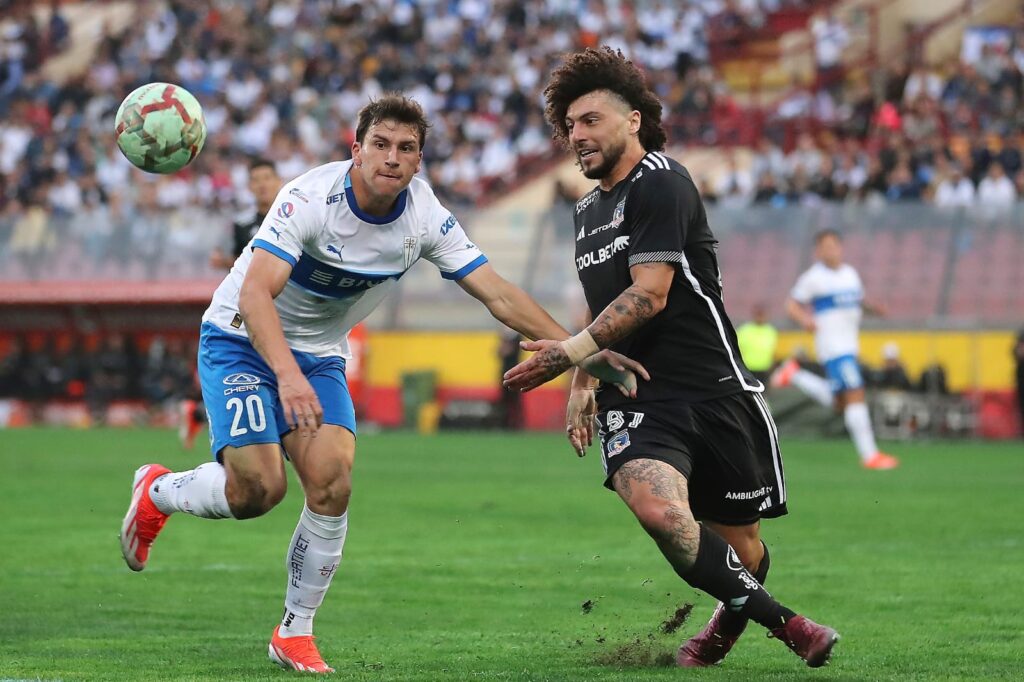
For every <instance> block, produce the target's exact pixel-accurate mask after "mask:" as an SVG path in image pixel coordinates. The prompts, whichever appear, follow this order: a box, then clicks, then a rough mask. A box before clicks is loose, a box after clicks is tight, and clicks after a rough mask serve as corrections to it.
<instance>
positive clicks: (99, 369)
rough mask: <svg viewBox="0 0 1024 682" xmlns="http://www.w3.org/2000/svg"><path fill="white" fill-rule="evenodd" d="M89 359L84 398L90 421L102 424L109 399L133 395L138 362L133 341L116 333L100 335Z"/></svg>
mask: <svg viewBox="0 0 1024 682" xmlns="http://www.w3.org/2000/svg"><path fill="white" fill-rule="evenodd" d="M92 360H93V366H92V369H91V373H90V375H91V381H90V383H89V385H88V387H87V388H86V392H85V400H86V403H87V404H88V405H89V412H90V414H91V415H92V419H93V422H94V423H97V424H103V423H105V421H106V413H107V407H108V406H109V405H110V403H111V402H113V401H115V400H124V399H126V398H131V397H133V393H134V388H135V387H134V386H133V380H134V378H135V377H137V376H138V375H139V372H138V368H139V364H138V360H137V358H136V355H135V351H134V345H133V344H131V343H130V342H129V341H128V340H126V339H125V337H124V335H123V334H119V333H112V334H109V335H108V336H106V337H104V339H103V341H102V345H101V347H100V349H99V350H98V351H97V352H96V354H95V355H94V356H93V358H92Z"/></svg>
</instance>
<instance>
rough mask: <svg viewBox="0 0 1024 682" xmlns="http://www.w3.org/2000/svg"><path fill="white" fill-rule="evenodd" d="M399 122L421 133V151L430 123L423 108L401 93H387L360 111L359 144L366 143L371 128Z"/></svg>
mask: <svg viewBox="0 0 1024 682" xmlns="http://www.w3.org/2000/svg"><path fill="white" fill-rule="evenodd" d="M387 120H392V121H397V122H399V123H404V124H407V125H411V126H412V127H413V128H415V129H416V132H418V133H419V138H420V149H423V144H424V143H425V142H426V141H427V130H428V129H429V128H430V123H429V122H428V121H427V117H426V115H425V114H424V113H423V107H421V106H420V105H419V102H417V101H416V100H414V99H410V98H408V97H406V96H405V95H403V94H401V93H399V92H385V93H384V94H383V95H381V96H380V97H378V98H377V99H371V100H370V103H369V104H367V105H366V106H364V107H363V108H362V109H360V110H359V114H358V115H357V116H356V141H357V142H358V143H359V144H363V143H365V142H366V139H365V138H366V132H367V131H368V130H369V129H370V126H372V125H375V124H377V123H380V122H381V121H387Z"/></svg>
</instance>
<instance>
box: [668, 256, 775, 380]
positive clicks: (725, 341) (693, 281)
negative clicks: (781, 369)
mask: <svg viewBox="0 0 1024 682" xmlns="http://www.w3.org/2000/svg"><path fill="white" fill-rule="evenodd" d="M681 265H682V266H683V275H684V276H685V277H686V280H687V281H688V282H689V283H690V286H691V287H693V291H694V293H696V294H697V295H698V296H700V297H701V298H702V299H704V302H705V303H707V304H708V310H709V311H710V312H711V317H712V319H714V321H715V326H716V327H717V328H718V335H719V336H720V337H721V339H722V345H723V346H724V347H725V353H726V355H727V356H728V357H729V364H730V365H731V366H732V371H733V374H735V375H736V378H737V379H739V382H740V386H742V387H743V390H745V391H752V392H754V393H760V392H761V391H763V390H764V386H763V385H762V384H761V383H760V382H758V384H757V385H756V386H754V385H752V384H748V383H747V381H746V379H744V378H743V372H741V371H740V367H739V365H738V364H736V356H735V355H734V354H733V352H732V346H730V345H729V338H728V337H727V336H726V335H725V325H723V324H722V316H721V315H719V314H718V309H717V308H715V304H714V302H713V301H712V300H711V299H710V298H709V297H708V295H707V294H705V293H704V290H703V289H701V288H700V282H698V281H697V278H696V277H694V276H693V271H691V270H690V263H689V261H687V260H686V255H685V254H683V260H682V263H681Z"/></svg>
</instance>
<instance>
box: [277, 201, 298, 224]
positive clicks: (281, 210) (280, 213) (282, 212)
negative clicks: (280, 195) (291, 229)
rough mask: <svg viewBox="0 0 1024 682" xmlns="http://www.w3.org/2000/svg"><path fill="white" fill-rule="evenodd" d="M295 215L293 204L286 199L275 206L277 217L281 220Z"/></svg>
mask: <svg viewBox="0 0 1024 682" xmlns="http://www.w3.org/2000/svg"><path fill="white" fill-rule="evenodd" d="M293 215H295V204H293V203H292V202H290V201H286V202H284V203H283V204H281V205H280V206H278V207H277V217H278V218H281V219H282V220H284V219H287V218H291V217H292V216H293Z"/></svg>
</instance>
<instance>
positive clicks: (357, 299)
mask: <svg viewBox="0 0 1024 682" xmlns="http://www.w3.org/2000/svg"><path fill="white" fill-rule="evenodd" d="M428 127H429V124H428V123H427V120H426V118H425V115H424V113H423V110H422V109H421V108H420V106H419V104H417V103H416V102H414V101H413V100H411V99H408V98H406V97H403V96H401V95H398V94H386V95H384V96H382V97H381V98H380V99H377V100H374V101H371V102H370V103H369V104H367V105H366V106H365V107H363V108H362V109H361V110H360V111H359V114H358V117H357V127H356V141H355V142H354V143H353V145H352V156H353V158H352V160H351V161H338V162H334V163H328V164H325V165H323V166H319V167H317V168H314V169H313V170H311V171H309V172H307V173H305V174H303V175H300V176H299V177H298V178H296V179H295V180H293V181H292V182H290V183H288V185H286V186H285V187H284V188H283V189H282V190H281V191H280V193H279V194H278V196H277V199H276V201H275V202H274V205H273V206H272V207H271V211H269V212H268V213H267V218H266V219H265V221H264V223H263V225H262V226H261V227H260V229H259V231H258V232H257V234H256V236H255V237H254V238H253V240H252V242H251V243H252V246H253V248H251V249H247V250H245V251H244V252H243V254H242V255H241V256H240V257H239V259H238V260H237V261H236V263H235V265H234V266H233V267H232V269H231V272H230V274H229V275H228V276H227V277H226V278H225V279H224V281H223V282H222V283H221V285H220V286H219V287H218V289H217V291H216V292H215V293H214V296H213V301H212V303H211V304H210V307H209V308H208V309H207V311H206V313H205V314H204V315H203V324H202V328H201V333H200V353H199V360H200V362H199V376H200V381H201V384H202V388H203V399H204V401H205V403H206V409H207V412H208V414H209V416H210V432H211V443H210V447H211V451H212V453H213V456H214V461H213V462H210V463H207V464H203V465H201V466H199V467H197V468H195V469H192V470H189V471H183V472H177V473H174V472H171V471H170V470H169V469H167V468H166V467H164V466H161V465H159V464H146V465H144V466H142V467H140V468H139V469H138V470H137V471H136V473H135V477H134V480H133V483H132V499H131V504H130V506H129V509H128V513H127V514H126V515H125V518H124V521H123V523H122V527H121V549H122V554H123V555H124V558H125V561H126V562H127V563H128V566H129V567H130V568H131V569H132V570H134V571H141V570H143V569H144V568H145V566H146V562H147V561H148V559H149V551H150V547H151V546H152V544H153V541H154V540H155V539H156V536H157V535H158V534H159V533H160V531H161V530H162V528H163V527H164V524H165V523H166V521H167V519H168V518H169V516H170V515H171V514H173V513H174V512H185V513H187V514H191V515H193V516H197V517H200V518H207V519H224V518H233V519H247V518H254V517H257V516H262V515H263V514H265V513H267V512H268V511H270V510H271V509H272V508H273V507H275V506H276V505H277V504H278V503H279V502H280V501H281V500H282V499H283V498H284V494H285V491H286V488H287V477H286V475H285V470H284V462H283V460H282V457H281V455H282V448H283V452H284V453H286V454H287V457H288V459H289V460H290V461H291V463H292V465H293V466H294V467H295V470H296V472H297V474H298V476H299V479H300V481H301V482H302V488H303V492H304V494H305V504H304V506H303V509H302V512H301V514H300V517H299V522H298V526H297V527H296V529H295V533H294V535H293V536H292V540H291V544H290V546H289V548H288V552H287V554H286V556H287V557H288V559H287V566H288V584H287V591H286V596H285V608H284V615H283V617H282V619H281V622H280V624H279V625H278V626H277V627H275V628H274V631H273V634H272V635H271V640H270V645H269V656H270V658H271V660H272V661H273V662H275V663H277V664H278V665H280V666H282V667H284V668H291V669H294V670H303V671H308V672H318V673H327V672H333V669H331V668H330V667H329V666H328V665H327V664H326V663H325V662H324V660H323V658H322V656H321V655H320V652H319V650H318V649H317V647H316V644H314V642H313V619H314V616H315V615H316V611H317V609H318V608H319V607H320V605H321V604H322V603H323V600H324V597H325V595H326V594H327V590H328V587H329V586H330V583H331V579H332V578H333V576H334V574H335V572H336V571H337V568H338V565H339V563H340V561H341V556H342V549H343V547H344V544H345V537H346V535H347V533H348V502H349V496H350V494H351V468H352V463H353V460H354V458H355V430H356V422H355V412H354V408H353V405H352V399H351V395H350V393H349V390H348V386H347V384H346V377H345V358H346V357H347V356H348V355H349V347H348V339H347V336H348V332H349V330H350V329H351V328H352V327H353V325H355V324H356V323H357V322H359V321H361V320H362V319H363V318H364V317H366V316H367V315H369V314H370V313H371V312H372V311H373V310H374V309H375V308H376V307H377V305H378V304H379V303H380V302H381V301H382V300H383V299H384V297H385V296H387V294H388V293H389V292H390V291H391V290H392V289H393V288H394V287H395V286H396V284H397V280H398V279H399V278H400V277H401V276H402V275H403V274H404V272H405V271H406V270H408V269H409V268H410V267H412V265H413V264H414V263H415V262H416V261H417V260H419V259H420V258H425V259H427V260H429V261H430V262H432V263H433V264H434V265H436V266H437V268H438V269H439V270H440V272H441V276H442V277H443V278H445V279H449V280H453V281H456V282H457V283H458V284H459V285H460V286H461V287H462V288H463V289H464V290H465V291H466V292H468V293H469V294H470V295H472V296H473V297H475V298H477V299H478V300H480V301H481V302H482V303H484V305H485V306H486V307H487V309H488V310H489V311H490V312H491V314H492V315H493V316H494V317H495V318H496V319H498V320H499V321H501V322H502V323H504V324H506V325H507V326H509V327H511V328H513V329H516V330H517V331H519V332H520V333H522V334H523V335H525V336H528V337H530V338H542V337H545V336H550V335H555V336H556V337H558V338H567V337H568V336H569V334H568V332H566V331H565V330H564V329H563V328H562V327H561V326H560V325H558V323H556V322H555V321H554V320H553V319H552V318H551V317H550V316H549V315H548V314H547V312H545V311H544V309H543V308H541V307H540V306H539V305H538V304H537V303H536V302H535V301H534V300H533V299H532V298H530V297H529V296H528V295H527V294H526V293H525V292H524V291H523V290H522V289H520V288H518V287H517V286H515V285H513V284H511V283H509V282H508V281H506V280H504V279H503V278H501V277H500V276H499V275H498V274H497V273H496V272H495V271H494V269H493V268H492V267H491V265H490V264H489V263H488V261H487V258H486V256H484V255H483V253H481V252H480V250H479V249H478V248H477V247H476V246H475V245H474V244H473V243H472V242H470V241H469V240H468V238H467V237H466V234H465V232H464V231H463V229H462V227H461V225H459V222H458V220H456V218H455V216H453V215H452V214H451V212H450V211H448V210H447V209H446V208H444V206H442V204H441V203H440V202H439V201H438V200H437V198H436V197H435V196H434V193H433V191H432V190H431V189H430V186H429V185H427V183H426V182H424V181H423V180H422V179H419V178H416V177H414V176H415V175H416V173H418V172H419V170H420V165H421V163H422V158H423V151H422V150H423V142H424V140H425V138H426V133H427V128H428ZM612 356H613V354H606V355H605V356H604V358H605V359H608V358H611V362H613V363H615V364H616V365H617V366H618V367H622V366H623V363H625V364H630V363H629V361H628V360H626V359H625V358H614V357H612ZM598 362H599V363H600V362H602V360H600V359H599V360H598ZM606 366H607V365H606ZM588 367H589V368H590V369H591V370H592V371H593V372H598V371H599V370H600V367H595V366H592V365H589V364H588ZM603 376H604V377H605V378H609V379H612V380H616V379H617V380H619V381H623V382H625V383H628V384H631V385H632V386H633V389H632V390H633V391H635V377H634V376H633V375H632V373H630V372H620V371H615V370H612V371H611V372H610V373H608V372H606V373H604V375H603Z"/></svg>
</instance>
